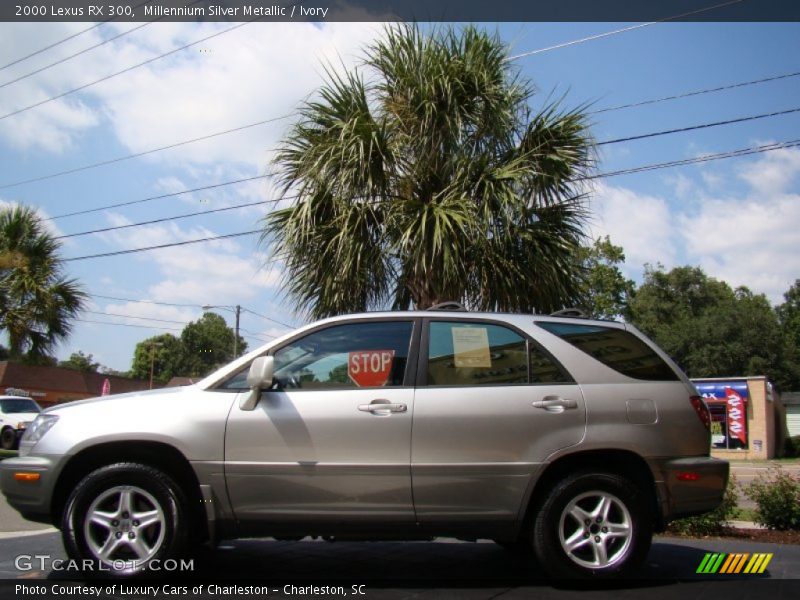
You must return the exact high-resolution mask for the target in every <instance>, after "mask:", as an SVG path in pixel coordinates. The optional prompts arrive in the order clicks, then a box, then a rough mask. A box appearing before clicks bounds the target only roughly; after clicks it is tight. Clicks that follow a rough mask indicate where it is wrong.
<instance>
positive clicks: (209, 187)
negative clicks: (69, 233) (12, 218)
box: [42, 175, 270, 221]
mask: <svg viewBox="0 0 800 600" xmlns="http://www.w3.org/2000/svg"><path fill="white" fill-rule="evenodd" d="M267 177H270V175H254V176H252V177H243V178H242V179H233V180H231V181H222V182H220V183H213V184H211V185H204V186H201V187H196V188H192V189H189V190H182V191H180V192H170V193H169V194H160V195H158V196H148V197H147V198H140V199H139V200H130V201H128V202H118V203H116V204H107V205H105V206H98V207H96V208H88V209H86V210H78V211H75V212H71V213H65V214H62V215H56V216H54V217H48V218H46V219H42V220H43V221H55V220H56V219H65V218H66V217H75V216H78V215H86V214H89V213H94V212H100V211H103V210H106V209H109V208H119V207H120V206H131V205H133V204H143V203H145V202H152V201H153V200H161V199H163V198H171V197H173V196H182V195H183V194H191V193H193V192H202V191H204V190H212V189H215V188H219V187H224V186H228V185H234V184H237V183H245V182H247V181H255V180H256V179H265V178H267Z"/></svg>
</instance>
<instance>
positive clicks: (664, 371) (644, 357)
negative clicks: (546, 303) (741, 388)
mask: <svg viewBox="0 0 800 600" xmlns="http://www.w3.org/2000/svg"><path fill="white" fill-rule="evenodd" d="M537 325H538V326H539V327H541V328H542V329H545V330H546V331H549V332H550V333H553V334H555V335H557V336H558V337H560V338H561V339H563V340H565V341H567V342H569V343H570V344H572V345H573V346H575V347H576V348H578V349H579V350H581V351H582V352H585V353H586V354H588V355H589V356H591V357H592V358H595V359H597V360H599V361H600V362H601V363H603V364H604V365H606V366H607V367H610V368H612V369H614V370H615V371H617V372H618V373H621V374H623V375H626V376H628V377H632V378H634V379H643V380H646V381H678V376H677V374H676V373H675V372H674V371H673V370H672V369H671V368H670V366H669V365H668V364H667V363H666V362H664V360H663V359H662V358H661V357H660V356H659V355H658V354H656V353H655V352H654V351H653V349H652V348H651V347H650V346H648V345H647V344H646V343H645V342H644V341H642V340H641V339H640V338H638V337H637V336H635V335H634V334H632V333H631V332H629V331H625V330H624V329H616V328H613V327H603V326H601V325H583V324H573V323H548V322H539V323H537Z"/></svg>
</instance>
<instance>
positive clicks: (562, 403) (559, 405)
mask: <svg viewBox="0 0 800 600" xmlns="http://www.w3.org/2000/svg"><path fill="white" fill-rule="evenodd" d="M533 406H534V408H543V409H545V410H547V411H550V412H564V411H565V410H567V409H574V408H578V402H577V401H575V400H570V399H568V398H562V397H561V396H545V397H544V398H542V399H541V400H538V401H536V402H534V403H533Z"/></svg>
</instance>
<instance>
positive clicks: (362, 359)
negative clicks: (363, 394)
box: [347, 350, 394, 387]
mask: <svg viewBox="0 0 800 600" xmlns="http://www.w3.org/2000/svg"><path fill="white" fill-rule="evenodd" d="M393 361H394V350H357V351H356V352H350V354H349V355H348V357H347V375H348V376H349V377H350V379H352V380H353V383H355V384H356V385H357V386H358V387H383V386H385V385H386V383H387V382H388V381H389V375H391V373H392V362H393Z"/></svg>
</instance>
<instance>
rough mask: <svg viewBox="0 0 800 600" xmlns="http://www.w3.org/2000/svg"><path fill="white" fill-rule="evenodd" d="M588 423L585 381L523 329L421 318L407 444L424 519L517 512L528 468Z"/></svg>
mask: <svg viewBox="0 0 800 600" xmlns="http://www.w3.org/2000/svg"><path fill="white" fill-rule="evenodd" d="M585 429H586V410H585V406H584V402H583V396H582V394H581V390H580V388H579V386H578V385H577V384H576V383H574V381H572V379H571V377H570V376H569V374H568V373H567V372H566V371H565V370H564V369H563V367H561V366H560V365H559V364H558V363H557V362H556V361H555V359H554V358H553V357H552V356H550V355H549V353H547V352H546V351H544V349H543V348H541V347H540V346H539V345H538V344H536V342H534V341H533V339H531V338H529V337H528V336H527V335H526V334H525V333H523V332H521V331H520V330H517V329H515V328H513V327H511V326H509V325H507V324H505V323H502V322H492V321H486V320H475V319H467V318H465V319H463V320H454V319H446V320H442V319H426V320H425V323H424V325H423V336H422V342H421V350H420V364H419V374H418V389H417V393H416V396H415V403H414V431H413V436H412V446H411V476H412V485H413V490H414V502H415V508H416V514H417V518H418V519H419V521H420V522H421V523H423V524H426V523H435V522H437V521H447V522H451V523H452V522H456V521H461V522H464V523H471V524H473V525H474V524H476V523H477V522H478V521H481V520H487V521H498V522H508V521H513V520H514V519H516V518H517V517H518V513H519V511H520V509H521V507H522V501H523V498H524V496H525V492H526V488H527V486H528V484H529V482H530V481H531V476H532V475H533V474H534V473H535V472H536V471H537V470H538V468H539V466H540V465H541V464H542V462H543V461H544V460H545V459H546V458H547V457H548V456H549V455H550V454H552V453H553V452H555V451H556V450H558V449H560V448H564V447H567V446H570V445H573V444H577V443H578V442H579V441H580V440H581V439H582V438H583V436H584V433H585Z"/></svg>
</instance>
